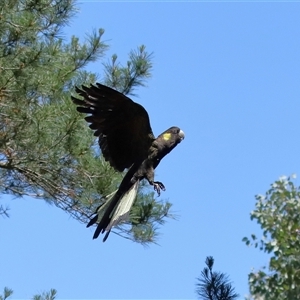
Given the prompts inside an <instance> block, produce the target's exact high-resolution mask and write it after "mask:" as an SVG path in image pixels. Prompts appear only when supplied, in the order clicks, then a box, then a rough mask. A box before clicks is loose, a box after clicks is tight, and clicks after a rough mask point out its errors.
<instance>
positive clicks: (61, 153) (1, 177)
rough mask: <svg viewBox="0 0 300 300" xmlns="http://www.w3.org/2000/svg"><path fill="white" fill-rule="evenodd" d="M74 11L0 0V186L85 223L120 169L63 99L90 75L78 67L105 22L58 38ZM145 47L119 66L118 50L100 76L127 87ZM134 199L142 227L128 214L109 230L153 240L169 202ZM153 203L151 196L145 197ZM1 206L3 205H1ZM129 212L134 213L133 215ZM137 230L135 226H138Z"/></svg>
mask: <svg viewBox="0 0 300 300" xmlns="http://www.w3.org/2000/svg"><path fill="white" fill-rule="evenodd" d="M75 11H76V8H75V4H74V1H72V0H39V1H35V0H22V1H16V0H15V1H11V0H3V1H1V3H0V40H1V43H0V73H1V76H0V190H1V192H2V193H4V194H5V193H6V194H12V195H14V196H25V195H27V196H30V197H34V198H40V199H45V200H46V201H47V202H48V203H50V204H54V205H56V206H57V207H59V208H61V209H63V210H65V211H66V212H68V213H69V214H70V215H71V216H72V217H74V218H75V219H77V220H79V221H81V222H83V223H87V221H88V219H89V216H90V215H91V214H92V213H93V212H94V210H95V209H96V207H97V206H98V205H99V202H100V201H101V200H100V199H101V196H102V195H106V194H109V193H111V192H112V191H113V190H114V189H116V188H117V186H118V184H119V182H120V180H121V177H122V174H119V173H116V172H115V171H114V170H113V169H112V168H110V166H109V165H108V164H107V163H106V162H105V161H104V160H103V159H102V156H101V153H99V150H98V149H99V147H98V145H97V144H96V142H95V139H94V137H93V133H92V131H91V130H90V129H89V128H88V126H87V124H86V122H85V121H84V120H83V118H82V116H80V114H79V113H77V111H76V108H75V106H74V104H73V103H72V102H71V100H70V96H71V92H72V91H73V90H74V87H75V85H81V84H83V83H84V84H89V83H94V82H95V81H96V76H95V74H92V73H90V72H87V71H86V70H85V69H84V68H85V67H86V66H87V64H88V63H90V62H93V61H96V60H98V59H99V58H101V57H103V56H104V54H105V51H106V49H107V48H108V45H106V44H105V43H103V42H102V36H103V34H104V30H103V29H100V30H98V32H93V33H92V34H90V35H89V36H87V38H86V40H85V41H83V42H81V41H80V40H79V39H78V38H77V37H75V36H73V37H72V38H71V39H70V41H65V40H64V39H62V38H61V33H62V30H63V27H64V25H65V24H67V23H68V22H69V21H70V18H71V17H72V16H73V15H74V13H75ZM151 67H152V64H151V54H149V53H148V52H147V51H146V49H145V47H144V46H141V47H139V48H138V49H137V51H131V52H130V53H129V60H128V62H127V65H126V67H122V65H121V64H120V63H117V56H116V55H114V56H113V57H112V61H111V63H106V64H105V66H104V70H103V71H104V73H105V78H104V82H105V83H106V84H108V85H110V86H113V87H115V88H117V89H118V90H120V91H122V92H124V93H126V94H130V93H131V92H132V90H133V88H135V87H137V86H140V85H143V84H144V80H145V79H147V78H148V77H149V76H150V71H151ZM141 197H142V199H144V200H145V199H147V201H144V200H143V201H141V200H139V201H137V204H136V205H137V206H138V209H137V210H140V211H144V210H147V212H148V215H147V216H148V217H147V219H145V218H144V216H141V217H140V219H143V220H146V221H145V222H144V223H145V225H146V227H145V228H146V231H145V232H144V231H143V234H141V232H142V231H138V230H136V229H135V228H137V227H138V226H139V224H137V223H136V221H134V222H133V223H129V224H128V225H130V226H131V225H132V226H133V227H132V228H131V229H130V230H129V231H128V230H126V229H125V227H123V226H122V227H120V228H118V229H117V230H116V232H117V233H119V234H123V235H124V236H127V237H128V238H130V239H132V240H135V241H138V242H142V243H147V242H152V241H153V240H154V236H156V234H157V232H156V230H155V229H154V228H155V223H157V224H159V223H161V222H160V220H161V219H162V218H164V217H165V216H169V214H168V211H169V208H170V204H169V203H166V204H165V203H156V204H155V205H153V206H152V207H153V209H152V210H150V211H149V209H148V208H149V205H150V204H149V203H153V201H154V199H153V195H152V194H151V195H149V196H147V197H146V196H145V197H146V198H145V197H144V196H143V195H142V194H141ZM151 205H152V204H151ZM0 214H2V215H6V214H7V208H6V207H3V206H1V207H0ZM135 220H136V219H135ZM137 232H138V233H137Z"/></svg>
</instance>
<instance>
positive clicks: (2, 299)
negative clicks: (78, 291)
mask: <svg viewBox="0 0 300 300" xmlns="http://www.w3.org/2000/svg"><path fill="white" fill-rule="evenodd" d="M56 293H57V291H56V290H55V289H51V290H50V291H49V292H44V293H42V294H41V295H38V294H37V295H34V296H33V297H32V299H33V300H54V299H55V296H56ZM12 294H13V290H11V289H9V288H7V287H5V288H4V291H3V296H1V295H0V300H6V299H8V298H9V297H10V296H11V295H12Z"/></svg>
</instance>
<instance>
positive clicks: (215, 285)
mask: <svg viewBox="0 0 300 300" xmlns="http://www.w3.org/2000/svg"><path fill="white" fill-rule="evenodd" d="M205 264H206V265H207V267H205V268H204V269H203V271H202V272H201V277H199V278H198V283H197V284H196V286H197V289H196V293H197V294H198V295H199V299H201V300H234V299H237V298H238V297H239V295H238V294H237V293H235V291H234V288H233V287H232V285H231V283H230V281H229V278H228V276H227V275H226V274H224V273H219V272H213V270H212V268H213V265H214V259H213V257H212V256H208V257H207V258H206V260H205Z"/></svg>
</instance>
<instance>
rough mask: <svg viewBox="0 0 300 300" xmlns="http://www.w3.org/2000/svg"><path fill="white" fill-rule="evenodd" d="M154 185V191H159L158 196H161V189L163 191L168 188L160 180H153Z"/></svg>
mask: <svg viewBox="0 0 300 300" xmlns="http://www.w3.org/2000/svg"><path fill="white" fill-rule="evenodd" d="M153 186H154V191H156V192H157V195H158V197H159V196H160V190H162V191H165V190H166V188H165V186H164V185H163V183H162V182H159V181H155V182H153Z"/></svg>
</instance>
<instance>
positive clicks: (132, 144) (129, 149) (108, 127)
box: [72, 83, 155, 172]
mask: <svg viewBox="0 0 300 300" xmlns="http://www.w3.org/2000/svg"><path fill="white" fill-rule="evenodd" d="M76 92H77V93H78V94H79V95H80V96H82V97H83V99H82V100H80V99H77V98H75V97H73V96H72V100H73V102H74V103H75V104H77V105H78V107H77V110H78V111H79V112H81V113H87V114H89V116H87V117H86V118H85V120H86V121H87V122H89V123H91V124H90V128H91V129H93V130H95V133H94V135H95V136H98V137H99V145H100V148H101V151H102V154H103V156H104V158H105V160H106V161H108V162H109V163H110V165H111V166H112V167H114V168H115V169H116V170H117V171H120V172H121V171H123V170H124V169H125V168H129V167H130V166H131V165H132V164H134V163H135V162H138V161H143V160H144V159H145V158H146V157H147V156H148V151H149V148H150V146H151V144H152V142H153V141H154V139H155V138H154V135H153V133H152V129H151V126H150V121H149V116H148V113H147V111H146V110H145V109H144V107H143V106H141V105H140V104H138V103H135V102H134V101H132V100H131V99H129V98H128V97H126V96H125V95H123V94H122V93H119V92H118V91H116V90H114V89H112V88H109V87H107V86H105V85H102V84H99V83H97V84H96V85H91V86H90V87H86V86H82V88H81V89H79V88H76Z"/></svg>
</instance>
